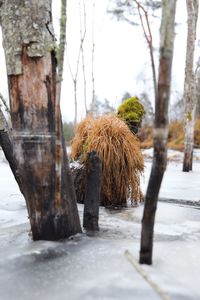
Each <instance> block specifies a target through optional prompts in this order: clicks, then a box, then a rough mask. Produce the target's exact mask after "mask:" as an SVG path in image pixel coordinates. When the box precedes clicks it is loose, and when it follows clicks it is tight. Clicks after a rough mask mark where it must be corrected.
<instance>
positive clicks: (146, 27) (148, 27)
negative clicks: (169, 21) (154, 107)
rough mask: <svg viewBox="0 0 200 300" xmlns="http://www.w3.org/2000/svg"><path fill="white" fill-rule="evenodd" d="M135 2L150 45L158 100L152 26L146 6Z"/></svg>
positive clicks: (155, 91)
mask: <svg viewBox="0 0 200 300" xmlns="http://www.w3.org/2000/svg"><path fill="white" fill-rule="evenodd" d="M135 3H136V4H137V7H138V12H139V17H140V22H141V25H142V30H143V33H144V36H145V39H146V42H147V44H148V47H149V54H150V59H151V69H152V77H153V87H154V96H155V101H156V97H157V79H156V68H155V61H154V55H153V38H152V34H151V28H150V24H149V18H148V13H147V11H146V10H145V9H144V7H143V6H142V5H141V3H140V2H138V1H137V0H135ZM141 11H142V12H143V13H144V16H145V24H146V26H145V24H144V22H143V17H142V13H141Z"/></svg>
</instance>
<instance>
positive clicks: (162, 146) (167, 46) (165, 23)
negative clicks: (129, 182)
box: [140, 0, 176, 264]
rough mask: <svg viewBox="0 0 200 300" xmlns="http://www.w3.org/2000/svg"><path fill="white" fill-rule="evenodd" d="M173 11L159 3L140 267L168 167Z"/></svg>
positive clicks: (148, 260) (147, 260)
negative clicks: (155, 84) (151, 138)
mask: <svg viewBox="0 0 200 300" xmlns="http://www.w3.org/2000/svg"><path fill="white" fill-rule="evenodd" d="M175 11H176V0H170V1H169V0H164V1H163V2H162V21H161V29H160V59H159V75H158V91H157V98H156V107H155V123H154V156H153V165H152V169H151V174H150V179H149V183H148V187H147V193H146V196H145V205H144V213H143V218H142V235H141V245H140V263H141V264H152V251H153V231H154V221H155V214H156V208H157V200H158V195H159V190H160V186H161V183H162V179H163V175H164V172H165V169H166V165H167V150H166V143H167V137H168V103H169V97H170V84H171V67H172V58H173V44H174V22H175Z"/></svg>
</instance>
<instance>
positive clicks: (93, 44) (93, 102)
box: [91, 0, 96, 107]
mask: <svg viewBox="0 0 200 300" xmlns="http://www.w3.org/2000/svg"><path fill="white" fill-rule="evenodd" d="M92 6H93V9H92V105H91V106H92V107H94V106H95V99H96V97H95V82H94V54H95V40H94V28H95V0H94V1H93V4H92Z"/></svg>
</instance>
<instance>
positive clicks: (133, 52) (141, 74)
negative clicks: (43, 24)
mask: <svg viewBox="0 0 200 300" xmlns="http://www.w3.org/2000/svg"><path fill="white" fill-rule="evenodd" d="M78 2H79V1H78V0H68V9H67V11H68V20H67V22H68V23H67V51H66V56H65V65H64V80H63V85H62V99H61V109H62V115H63V119H64V120H66V121H69V120H70V121H72V120H73V118H74V92H73V81H72V77H71V75H70V71H69V65H70V67H71V69H72V72H73V74H74V72H75V69H76V63H77V56H78V49H79V44H80V16H79V6H78ZM85 3H86V20H87V30H86V39H85V42H84V49H85V69H86V79H87V102H88V105H89V103H90V102H91V99H92V85H91V82H92V81H91V55H92V53H91V51H92V50H91V49H92V27H93V26H92V19H93V15H94V16H95V17H94V42H95V61H94V72H95V91H96V94H97V96H98V98H99V100H101V101H103V100H104V99H105V98H107V99H108V100H109V101H110V103H111V104H112V105H113V106H114V107H117V105H118V104H119V103H120V101H121V98H122V95H123V94H124V93H125V92H129V93H131V94H133V95H138V94H140V93H141V92H143V91H145V92H147V93H148V94H149V97H150V99H151V100H152V104H154V100H153V86H152V79H151V66H150V59H149V51H148V48H147V45H146V42H145V39H144V36H143V33H142V30H141V28H140V26H137V27H133V26H131V25H129V24H127V23H125V22H117V21H116V20H115V19H114V18H111V16H110V15H108V14H106V9H107V6H108V0H101V1H96V6H95V10H93V9H92V5H91V4H92V0H85ZM59 15H60V6H59V3H58V1H56V0H53V17H54V28H55V32H56V34H57V35H58V32H59V26H58V24H59ZM82 17H83V16H82ZM176 21H177V23H181V24H179V25H178V26H177V27H176V38H175V53H174V62H173V84H172V97H171V102H174V101H175V100H176V98H177V93H182V89H183V80H184V61H185V51H186V47H185V45H186V44H185V42H186V8H185V1H184V0H179V1H178V3H177V18H176ZM159 28H160V20H159V18H157V19H155V20H154V24H152V32H153V39H154V45H155V49H156V50H155V60H156V64H157V63H158V48H159ZM198 38H199V34H198ZM0 40H1V36H0ZM0 63H1V80H0V82H1V84H0V92H1V93H2V94H3V95H4V96H5V97H7V87H6V71H5V62H4V54H3V49H2V47H0ZM78 114H79V120H80V119H81V118H83V117H84V116H85V110H84V104H83V76H82V64H81V61H80V65H79V75H78Z"/></svg>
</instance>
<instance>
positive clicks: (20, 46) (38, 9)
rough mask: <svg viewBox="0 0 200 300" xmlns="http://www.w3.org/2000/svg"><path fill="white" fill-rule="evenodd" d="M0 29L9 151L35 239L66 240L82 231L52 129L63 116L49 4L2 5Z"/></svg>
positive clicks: (42, 0)
mask: <svg viewBox="0 0 200 300" xmlns="http://www.w3.org/2000/svg"><path fill="white" fill-rule="evenodd" d="M1 25H2V32H3V45H4V49H5V56H6V64H7V74H8V83H9V94H10V107H11V117H12V125H13V149H14V155H15V158H16V160H17V163H18V169H19V172H20V175H21V177H22V183H21V186H22V189H23V191H24V195H25V200H26V204H27V209H28V215H29V219H30V224H31V230H32V235H33V239H34V240H38V239H44V240H58V239H61V238H67V237H69V236H70V235H72V234H76V233H78V232H80V231H81V229H80V222H79V216H78V211H77V206H76V201H75V193H74V188H73V183H72V180H71V174H70V170H69V167H68V161H67V155H66V149H65V145H64V141H63V138H62V136H58V135H57V130H56V128H57V127H56V126H57V125H56V122H60V124H61V118H60V107H59V105H58V106H57V107H56V103H57V102H56V57H55V47H56V46H55V38H54V34H53V28H52V19H51V1H50V0H37V1H20V0H8V1H2V5H1ZM56 110H57V111H56ZM56 115H57V116H58V118H56ZM60 124H59V128H61V130H62V125H60ZM58 146H59V151H58ZM58 166H59V167H60V178H59V181H58V180H57V178H56V174H57V168H58Z"/></svg>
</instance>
